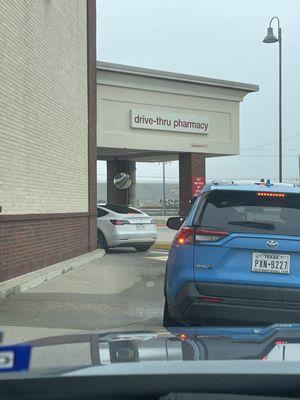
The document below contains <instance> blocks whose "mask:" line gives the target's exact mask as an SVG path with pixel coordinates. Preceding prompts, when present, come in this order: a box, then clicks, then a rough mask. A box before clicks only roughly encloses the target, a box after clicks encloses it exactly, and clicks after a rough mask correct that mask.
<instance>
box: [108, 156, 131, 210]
mask: <svg viewBox="0 0 300 400" xmlns="http://www.w3.org/2000/svg"><path fill="white" fill-rule="evenodd" d="M118 172H127V173H128V174H130V175H131V177H132V180H133V184H132V186H131V188H130V189H128V190H119V189H117V188H116V187H115V185H114V176H115V175H116V174H117V173H118ZM135 182H136V168H135V161H129V160H110V161H107V202H108V203H113V204H123V205H128V204H131V205H134V204H135Z"/></svg>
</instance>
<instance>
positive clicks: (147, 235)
mask: <svg viewBox="0 0 300 400" xmlns="http://www.w3.org/2000/svg"><path fill="white" fill-rule="evenodd" d="M97 210H98V218H97V232H98V246H100V247H102V248H103V249H105V250H107V249H109V248H110V247H134V248H135V249H136V250H137V251H147V250H148V249H149V248H150V247H151V246H152V245H153V244H154V243H155V241H156V239H157V229H156V225H155V223H154V222H153V220H152V219H151V217H150V216H149V215H147V214H145V213H144V212H142V211H140V210H138V209H136V208H133V207H127V206H121V205H116V204H105V205H99V204H98V205H97Z"/></svg>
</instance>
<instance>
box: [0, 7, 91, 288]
mask: <svg viewBox="0 0 300 400" xmlns="http://www.w3.org/2000/svg"><path fill="white" fill-rule="evenodd" d="M0 19H1V21H2V24H1V25H0V37H1V38H2V39H3V41H2V42H1V54H0V57H1V56H2V58H1V69H0V87H1V90H0V171H1V174H0V206H2V208H3V212H2V213H1V214H0V281H4V280H7V279H11V278H13V277H16V276H18V275H22V274H25V273H27V272H30V271H33V270H36V269H39V268H42V267H45V266H48V265H50V264H53V263H57V262H60V261H63V260H66V259H68V258H73V257H76V256H78V255H80V254H83V253H86V252H88V251H91V250H94V249H96V246H97V228H96V223H97V219H96V2H95V0H72V1H65V0H39V1H36V0H26V1H25V0H10V1H7V2H4V1H3V2H0Z"/></svg>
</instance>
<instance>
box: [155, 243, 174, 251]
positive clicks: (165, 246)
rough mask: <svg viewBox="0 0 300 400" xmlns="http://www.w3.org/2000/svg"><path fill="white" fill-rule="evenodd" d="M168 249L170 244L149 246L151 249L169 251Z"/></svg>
mask: <svg viewBox="0 0 300 400" xmlns="http://www.w3.org/2000/svg"><path fill="white" fill-rule="evenodd" d="M170 247H171V243H165V242H156V243H154V245H153V246H151V249H160V250H170Z"/></svg>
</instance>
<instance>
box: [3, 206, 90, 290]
mask: <svg viewBox="0 0 300 400" xmlns="http://www.w3.org/2000/svg"><path fill="white" fill-rule="evenodd" d="M7 218H10V220H9V221H5V220H1V223H0V282H1V281H5V280H7V279H11V278H14V277H16V276H19V275H23V274H25V273H28V272H31V271H34V270H36V269H39V268H42V267H46V266H48V265H51V264H54V263H57V262H60V261H62V260H66V259H68V258H72V257H76V256H78V255H80V254H83V253H86V252H88V251H89V236H88V231H89V216H88V215H86V214H84V213H83V214H82V215H79V214H74V215H72V214H69V215H64V216H61V215H55V214H49V215H48V216H46V215H30V216H28V215H27V216H24V217H21V219H19V218H20V217H17V216H16V217H15V218H16V219H15V220H13V218H12V217H7Z"/></svg>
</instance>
